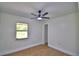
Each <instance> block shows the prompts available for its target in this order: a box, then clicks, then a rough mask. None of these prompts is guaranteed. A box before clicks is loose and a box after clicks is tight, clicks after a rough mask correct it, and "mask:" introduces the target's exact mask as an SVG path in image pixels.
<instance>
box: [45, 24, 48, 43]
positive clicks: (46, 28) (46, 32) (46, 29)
mask: <svg viewBox="0 0 79 59" xmlns="http://www.w3.org/2000/svg"><path fill="white" fill-rule="evenodd" d="M44 40H45V44H48V24H45V25H44Z"/></svg>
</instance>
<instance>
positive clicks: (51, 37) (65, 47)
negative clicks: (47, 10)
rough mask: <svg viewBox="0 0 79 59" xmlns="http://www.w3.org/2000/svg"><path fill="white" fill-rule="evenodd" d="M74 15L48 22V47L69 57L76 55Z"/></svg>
mask: <svg viewBox="0 0 79 59" xmlns="http://www.w3.org/2000/svg"><path fill="white" fill-rule="evenodd" d="M76 20H77V18H76V13H72V14H69V15H64V16H62V17H58V18H55V19H51V20H49V21H48V22H47V23H48V45H49V46H50V47H53V48H56V49H58V50H61V51H63V52H65V53H68V54H70V55H78V54H77V52H78V50H77V47H78V46H77V38H76V35H77V34H76Z"/></svg>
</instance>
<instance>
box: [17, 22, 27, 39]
mask: <svg viewBox="0 0 79 59" xmlns="http://www.w3.org/2000/svg"><path fill="white" fill-rule="evenodd" d="M24 38H28V24H26V23H16V39H24Z"/></svg>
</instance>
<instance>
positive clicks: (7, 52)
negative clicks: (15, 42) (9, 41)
mask: <svg viewBox="0 0 79 59" xmlns="http://www.w3.org/2000/svg"><path fill="white" fill-rule="evenodd" d="M40 44H43V43H42V42H40V43H36V44H32V45H29V46H26V47H21V48H17V49H15V50H11V51H6V52H4V53H0V55H7V54H10V53H13V52H17V51H21V50H24V49H28V48H31V47H34V46H37V45H40Z"/></svg>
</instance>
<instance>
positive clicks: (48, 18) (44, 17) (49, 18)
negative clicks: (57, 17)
mask: <svg viewBox="0 0 79 59" xmlns="http://www.w3.org/2000/svg"><path fill="white" fill-rule="evenodd" d="M41 18H44V19H50V17H41Z"/></svg>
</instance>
